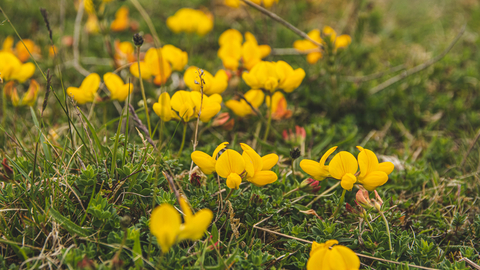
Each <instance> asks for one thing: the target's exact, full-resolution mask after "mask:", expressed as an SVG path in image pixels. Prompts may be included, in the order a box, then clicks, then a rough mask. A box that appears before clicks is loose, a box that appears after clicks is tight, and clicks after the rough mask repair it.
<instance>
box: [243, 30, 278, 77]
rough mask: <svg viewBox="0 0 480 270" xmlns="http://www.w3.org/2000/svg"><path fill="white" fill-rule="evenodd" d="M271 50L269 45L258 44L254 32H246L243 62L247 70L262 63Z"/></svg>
mask: <svg viewBox="0 0 480 270" xmlns="http://www.w3.org/2000/svg"><path fill="white" fill-rule="evenodd" d="M271 51H272V48H270V46H268V45H258V42H257V39H256V38H255V36H254V35H253V34H252V33H250V32H246V33H245V43H243V45H242V62H243V65H244V67H245V68H246V69H247V70H251V69H252V68H253V67H254V66H255V65H256V64H258V63H260V62H261V61H262V59H263V58H265V57H267V56H268V55H269V54H270V52H271Z"/></svg>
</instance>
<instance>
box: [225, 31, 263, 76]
mask: <svg viewBox="0 0 480 270" xmlns="http://www.w3.org/2000/svg"><path fill="white" fill-rule="evenodd" d="M242 42H243V36H242V34H241V33H240V32H239V31H237V30H235V29H228V30H226V31H225V32H223V33H222V34H221V35H220V38H219V39H218V44H219V45H220V48H219V49H218V53H217V55H218V57H219V58H220V59H222V62H223V66H224V67H225V68H226V69H230V70H233V71H237V69H238V66H239V61H240V60H242V63H243V67H244V68H246V69H247V70H251V69H252V68H253V67H254V66H255V65H256V64H257V63H259V62H260V61H261V60H262V59H263V58H265V57H267V56H268V55H269V54H270V51H271V48H270V46H268V45H258V42H257V39H256V38H255V36H254V35H253V34H251V33H250V32H246V33H245V42H244V43H243V45H242Z"/></svg>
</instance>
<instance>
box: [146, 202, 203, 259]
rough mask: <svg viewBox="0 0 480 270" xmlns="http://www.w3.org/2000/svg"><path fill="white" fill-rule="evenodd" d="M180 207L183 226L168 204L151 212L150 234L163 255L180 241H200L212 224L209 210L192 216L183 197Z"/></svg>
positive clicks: (175, 212) (178, 216)
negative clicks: (182, 214) (154, 238)
mask: <svg viewBox="0 0 480 270" xmlns="http://www.w3.org/2000/svg"><path fill="white" fill-rule="evenodd" d="M180 206H181V208H182V211H183V213H184V220H185V222H184V223H183V224H181V217H180V214H179V213H178V212H177V210H175V208H174V207H173V206H171V205H170V204H167V203H164V204H162V205H160V206H157V207H156V208H155V209H153V211H152V215H151V217H150V225H149V227H150V232H151V233H152V234H153V235H154V236H155V237H156V238H157V242H158V244H159V245H160V248H161V249H162V252H163V253H167V252H168V251H169V250H170V248H171V247H172V246H173V245H174V244H175V243H178V242H180V241H182V240H192V241H197V240H200V238H202V236H203V235H204V234H205V231H206V230H207V228H208V226H209V225H210V223H211V222H212V219H213V213H212V211H211V210H210V209H201V210H200V211H198V212H197V213H196V214H193V213H192V210H191V209H190V206H189V205H188V203H187V202H186V200H185V199H184V198H183V197H182V198H180Z"/></svg>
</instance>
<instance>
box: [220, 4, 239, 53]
mask: <svg viewBox="0 0 480 270" xmlns="http://www.w3.org/2000/svg"><path fill="white" fill-rule="evenodd" d="M237 2H240V1H238V0H237ZM242 42H243V36H242V33H240V32H239V31H238V30H236V29H228V30H226V31H225V32H223V33H222V34H221V35H220V37H219V38H218V44H219V45H220V46H222V45H224V44H227V43H242Z"/></svg>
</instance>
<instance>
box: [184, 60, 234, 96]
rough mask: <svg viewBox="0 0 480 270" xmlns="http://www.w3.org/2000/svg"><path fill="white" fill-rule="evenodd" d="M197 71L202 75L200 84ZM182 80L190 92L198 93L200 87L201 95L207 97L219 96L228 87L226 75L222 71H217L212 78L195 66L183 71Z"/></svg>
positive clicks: (209, 74)
mask: <svg viewBox="0 0 480 270" xmlns="http://www.w3.org/2000/svg"><path fill="white" fill-rule="evenodd" d="M199 70H200V72H201V73H202V78H201V80H202V81H201V82H200V76H199V74H198V71H199ZM183 80H184V81H185V84H186V85H187V86H188V87H189V88H190V89H191V90H192V91H198V92H200V87H203V93H204V94H205V95H208V96H211V95H214V94H221V93H223V91H225V89H227V86H228V75H227V73H226V72H225V70H223V69H221V70H219V71H217V73H216V74H215V76H213V75H212V74H211V73H210V72H208V71H206V70H203V69H199V68H198V67H195V66H190V67H189V68H187V70H186V71H185V74H184V75H183Z"/></svg>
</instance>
